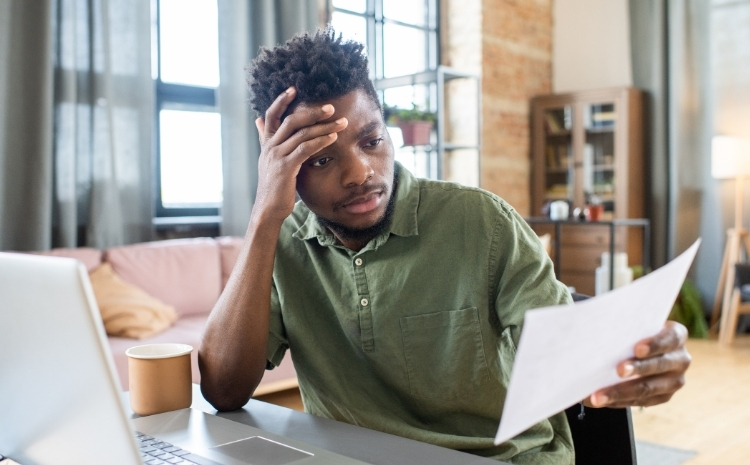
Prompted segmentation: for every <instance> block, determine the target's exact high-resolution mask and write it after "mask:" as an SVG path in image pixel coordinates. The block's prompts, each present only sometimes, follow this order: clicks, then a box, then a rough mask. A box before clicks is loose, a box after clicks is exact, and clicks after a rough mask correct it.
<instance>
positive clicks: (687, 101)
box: [630, 0, 750, 307]
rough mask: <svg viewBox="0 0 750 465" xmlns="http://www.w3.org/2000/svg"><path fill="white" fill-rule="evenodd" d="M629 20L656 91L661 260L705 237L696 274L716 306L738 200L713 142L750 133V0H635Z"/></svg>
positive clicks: (654, 193)
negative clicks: (714, 173) (715, 158)
mask: <svg viewBox="0 0 750 465" xmlns="http://www.w3.org/2000/svg"><path fill="white" fill-rule="evenodd" d="M630 19H631V41H632V44H631V45H632V53H633V79H634V84H635V86H636V87H640V88H643V89H646V90H647V91H648V93H649V97H650V102H649V111H650V114H649V130H648V132H649V135H650V138H649V140H648V147H647V148H648V151H649V152H650V171H649V172H648V176H649V179H650V192H649V193H650V197H651V198H652V204H651V215H652V216H651V218H652V221H653V223H654V235H655V241H654V242H655V244H654V246H655V249H656V252H657V257H656V264H657V265H659V264H661V263H663V262H664V261H665V260H668V259H670V258H672V257H674V256H675V255H677V254H679V253H680V252H682V251H683V250H684V249H685V248H686V247H687V246H689V245H690V243H692V242H693V241H694V240H695V239H696V238H697V237H699V236H700V237H702V238H703V243H702V245H701V250H700V251H699V252H698V257H697V258H696V264H695V266H694V267H693V272H692V276H693V278H694V279H695V281H696V284H697V285H698V287H699V289H700V290H701V293H702V294H703V298H704V303H705V304H706V307H709V306H710V303H711V302H713V299H714V295H715V292H716V284H717V280H718V275H719V269H720V267H721V259H722V255H723V250H724V244H725V231H726V229H727V228H728V227H730V225H731V224H732V207H733V204H734V197H733V188H734V182H733V181H719V180H715V179H713V178H712V177H711V145H710V144H711V137H712V136H713V135H715V134H727V135H737V136H744V137H750V90H749V89H750V54H749V53H748V50H750V47H749V46H748V44H750V0H631V1H630ZM745 215H746V216H745V219H746V223H747V220H748V219H749V218H750V217H748V216H747V212H746V213H745Z"/></svg>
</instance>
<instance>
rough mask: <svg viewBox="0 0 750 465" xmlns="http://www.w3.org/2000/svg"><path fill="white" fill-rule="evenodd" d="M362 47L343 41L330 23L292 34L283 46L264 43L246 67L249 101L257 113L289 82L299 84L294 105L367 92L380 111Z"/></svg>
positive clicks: (261, 113)
mask: <svg viewBox="0 0 750 465" xmlns="http://www.w3.org/2000/svg"><path fill="white" fill-rule="evenodd" d="M363 50H364V45H362V44H361V43H359V42H354V41H351V40H347V41H344V40H343V38H342V37H341V35H339V36H338V37H336V32H335V31H334V30H333V28H332V27H331V26H328V27H327V28H325V29H318V31H317V32H316V33H315V35H310V34H308V33H304V34H300V35H296V36H294V37H293V38H292V39H290V40H289V41H287V43H286V44H285V45H278V46H276V47H274V48H271V49H269V48H266V47H262V48H261V50H260V53H259V54H258V56H257V57H256V58H255V60H253V62H252V63H251V64H250V66H249V67H248V74H249V76H248V79H247V84H248V87H249V88H250V92H251V94H252V96H251V98H250V103H251V105H252V107H253V110H255V112H256V113H257V114H258V116H260V117H262V118H265V113H266V110H268V107H270V106H271V104H272V103H273V101H274V100H276V97H278V96H279V95H280V94H281V93H282V92H284V91H285V90H286V89H288V88H289V87H290V86H294V87H296V88H297V97H296V98H295V103H299V102H304V103H317V102H322V101H326V100H331V99H335V98H338V97H341V96H343V95H345V94H348V93H349V92H351V91H353V90H355V89H362V90H364V91H365V92H366V93H367V94H368V95H369V96H370V97H371V98H372V100H373V101H374V102H375V104H376V105H377V106H378V108H379V109H380V108H381V106H380V100H379V99H378V94H377V92H376V91H375V87H374V86H373V85H372V81H370V78H369V70H368V67H367V56H366V55H365V54H364V53H363Z"/></svg>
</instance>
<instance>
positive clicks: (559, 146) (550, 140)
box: [544, 105, 575, 203]
mask: <svg viewBox="0 0 750 465" xmlns="http://www.w3.org/2000/svg"><path fill="white" fill-rule="evenodd" d="M572 127H573V108H572V107H571V106H570V105H568V106H564V107H561V108H549V109H546V110H545V111H544V136H545V137H544V139H545V141H544V144H545V146H544V156H545V161H544V189H545V190H544V198H545V201H555V200H568V201H570V202H571V203H572V202H573V199H574V195H575V188H574V186H575V179H574V173H575V171H574V162H573V160H574V157H573V135H572V134H573V132H572Z"/></svg>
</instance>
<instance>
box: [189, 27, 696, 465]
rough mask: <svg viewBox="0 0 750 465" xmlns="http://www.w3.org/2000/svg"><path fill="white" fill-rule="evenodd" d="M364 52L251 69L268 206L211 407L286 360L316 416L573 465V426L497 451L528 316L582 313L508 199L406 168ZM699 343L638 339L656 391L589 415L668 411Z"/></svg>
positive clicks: (222, 334)
mask: <svg viewBox="0 0 750 465" xmlns="http://www.w3.org/2000/svg"><path fill="white" fill-rule="evenodd" d="M362 49H363V47H362V45H361V44H358V43H354V42H343V41H342V40H341V39H340V38H339V39H336V38H335V34H334V32H333V30H331V29H327V30H325V31H319V32H318V33H317V34H315V35H314V36H308V35H304V36H298V37H295V38H293V39H292V40H290V41H289V42H287V44H286V45H284V46H278V47H275V48H273V49H271V50H267V49H266V50H263V51H262V52H261V54H260V56H259V57H258V58H257V59H256V60H255V61H254V63H253V64H252V66H251V68H250V80H249V82H250V87H251V91H252V94H253V97H252V104H253V107H254V109H255V110H256V111H257V112H258V114H259V115H261V116H260V117H259V118H258V119H257V120H256V124H257V126H258V130H259V132H260V142H261V147H262V151H261V155H260V160H259V181H258V194H257V197H256V202H255V206H254V208H253V211H252V215H251V220H250V224H249V226H248V231H247V235H246V238H245V245H244V248H243V250H242V253H241V254H240V258H239V259H238V261H237V265H236V266H235V268H234V271H233V273H232V276H231V279H230V280H229V283H228V284H227V286H226V289H225V290H224V292H223V294H222V296H221V298H220V299H219V301H218V302H217V304H216V306H215V308H214V309H213V312H212V313H211V317H210V318H209V321H208V323H207V327H206V332H205V335H204V338H203V342H202V345H201V348H200V353H199V355H200V367H201V376H202V381H201V389H202V391H203V394H204V396H205V398H206V399H207V400H208V401H209V402H211V404H212V405H213V406H214V407H216V408H217V409H218V410H232V409H236V408H239V407H241V406H242V405H244V404H245V403H246V402H247V400H248V399H249V398H250V396H251V395H252V393H253V391H254V389H255V387H256V386H257V385H258V383H259V382H260V380H261V377H262V376H263V372H264V370H265V369H266V368H267V367H268V368H273V367H274V366H275V365H278V363H279V362H280V361H281V359H282V357H283V355H284V353H285V351H286V350H287V348H289V349H291V350H292V352H293V354H294V363H295V369H296V371H297V375H298V378H299V384H300V392H301V393H302V399H303V401H304V404H305V409H306V410H307V411H308V412H310V413H313V414H315V415H320V416H324V417H328V418H333V419H336V420H341V421H346V422H349V423H353V424H357V425H360V426H365V427H367V428H372V429H377V430H380V431H385V432H388V433H393V434H398V435H402V436H406V437H409V438H413V439H417V440H420V441H425V442H430V443H433V444H437V445H440V446H444V447H450V448H454V449H460V450H463V451H466V452H470V453H474V454H479V455H483V456H487V457H492V458H496V459H500V460H510V461H512V462H515V463H534V464H537V463H561V464H564V463H573V460H574V459H573V447H572V443H571V436H570V430H569V427H568V424H567V420H566V418H565V415H564V413H563V414H558V415H555V416H553V417H552V418H550V419H548V420H545V421H543V422H541V423H539V424H538V425H536V426H534V427H532V428H531V429H529V430H528V431H526V432H524V433H522V434H520V435H519V436H517V437H516V438H514V439H512V440H511V441H508V442H507V443H504V444H501V445H500V446H494V445H493V438H494V434H495V432H496V429H497V424H498V420H499V418H500V415H501V412H502V405H503V400H504V398H505V394H506V389H507V386H508V382H509V373H510V370H511V367H512V364H513V357H514V353H515V348H516V345H517V343H518V340H519V336H520V333H521V327H522V323H523V314H524V312H525V311H526V310H528V309H531V308H535V307H541V306H545V305H552V304H564V303H569V302H570V295H569V293H568V291H567V288H566V287H565V286H564V285H562V284H561V283H559V282H558V281H556V279H555V276H554V272H553V268H552V264H551V261H550V260H549V258H548V257H547V256H546V254H545V253H544V252H543V250H542V248H541V246H540V243H539V241H538V239H537V238H536V236H535V235H534V233H533V231H531V230H530V228H529V227H528V226H527V224H526V223H525V222H524V221H523V219H522V218H520V216H519V215H518V214H517V213H516V212H515V211H514V210H513V209H512V208H511V207H510V206H509V205H508V204H506V203H505V202H504V201H503V200H501V199H500V198H498V197H497V196H495V195H493V194H490V193H488V192H486V191H482V190H480V189H474V188H468V187H463V186H459V185H456V184H452V183H445V182H437V181H429V180H424V179H416V178H414V177H413V176H412V175H411V174H410V173H409V172H408V171H407V170H406V169H404V168H402V167H400V166H399V165H398V164H397V163H395V162H394V149H393V144H392V143H391V140H390V138H389V136H388V132H387V131H386V127H385V123H384V121H383V116H382V111H381V106H380V103H379V101H378V97H377V94H376V92H375V89H374V88H373V85H372V83H371V82H370V80H369V79H368V68H367V59H366V58H365V56H364V55H363V54H362ZM296 193H298V194H299V196H300V198H301V202H297V203H296V204H295V194H296ZM686 334H687V333H686V330H685V328H684V327H682V326H679V325H674V324H668V325H667V326H666V327H665V328H664V330H663V331H662V332H661V333H660V334H659V335H657V336H656V337H654V338H652V339H648V340H646V341H642V342H641V343H639V344H638V345H637V346H636V348H635V353H636V356H637V357H638V358H637V359H634V360H628V361H625V362H623V363H622V364H621V365H620V367H619V370H620V373H621V375H622V376H623V377H624V378H630V377H631V376H632V375H640V376H641V377H640V378H638V379H635V380H628V381H625V382H623V383H621V384H619V385H617V386H615V387H612V388H608V389H605V390H602V391H600V392H598V393H595V394H594V395H592V396H591V398H590V399H587V402H589V403H590V404H592V405H594V406H613V407H621V406H626V405H653V404H656V403H660V402H665V401H667V400H668V399H669V398H670V397H671V395H672V394H673V393H674V392H675V391H676V390H677V389H679V388H680V387H681V385H682V384H683V382H684V381H683V379H684V378H683V373H684V371H685V370H686V369H687V366H688V364H689V362H690V357H689V355H688V354H687V352H686V351H685V349H684V347H683V345H684V340H685V337H686ZM550 389H554V386H550Z"/></svg>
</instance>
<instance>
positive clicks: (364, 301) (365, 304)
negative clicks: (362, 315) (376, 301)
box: [359, 299, 370, 307]
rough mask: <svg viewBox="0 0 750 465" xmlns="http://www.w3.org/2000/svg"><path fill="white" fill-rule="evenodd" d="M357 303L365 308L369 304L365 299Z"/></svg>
mask: <svg viewBox="0 0 750 465" xmlns="http://www.w3.org/2000/svg"><path fill="white" fill-rule="evenodd" d="M359 303H360V304H362V306H363V307H367V304H369V303H370V301H369V300H367V299H362V300H360V301H359Z"/></svg>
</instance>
